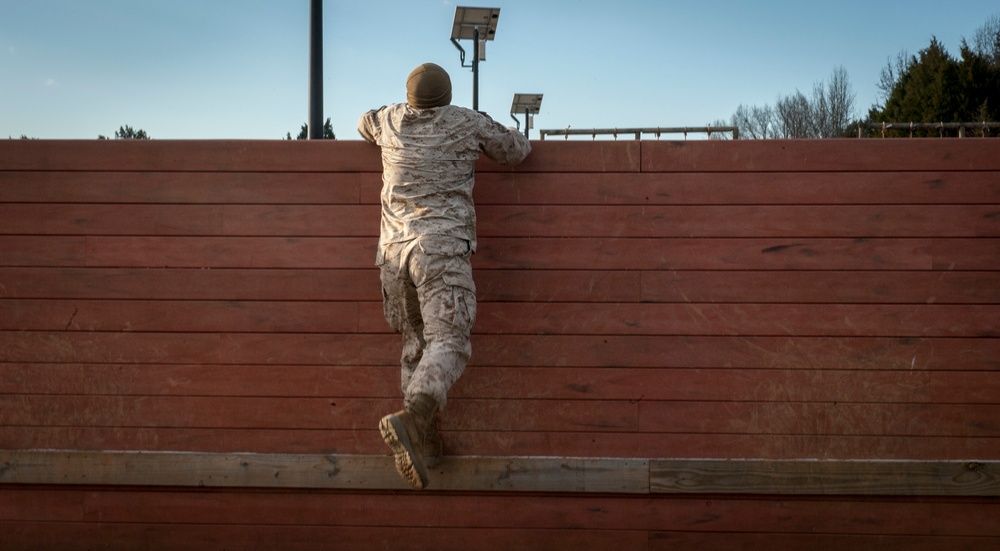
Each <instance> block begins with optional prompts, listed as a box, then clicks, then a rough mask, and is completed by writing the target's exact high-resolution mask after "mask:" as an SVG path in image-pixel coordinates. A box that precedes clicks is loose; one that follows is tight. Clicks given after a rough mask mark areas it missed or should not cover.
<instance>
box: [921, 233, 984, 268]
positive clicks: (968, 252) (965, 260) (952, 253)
mask: <svg viewBox="0 0 1000 551" xmlns="http://www.w3.org/2000/svg"><path fill="white" fill-rule="evenodd" d="M930 252H931V254H932V255H933V257H934V263H933V269H935V270H993V271H996V270H1000V240H998V239H985V238H983V239H969V240H965V239H934V240H933V242H932V243H931V247H930Z"/></svg>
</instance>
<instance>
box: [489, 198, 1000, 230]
mask: <svg viewBox="0 0 1000 551" xmlns="http://www.w3.org/2000/svg"><path fill="white" fill-rule="evenodd" d="M478 214H479V234H480V235H481V236H484V237H594V238H606V237H777V238H792V237H997V236H1000V205H962V206H957V205H956V206H929V205H921V206H865V205H851V206H788V205H785V206H683V207H667V206H642V207H638V208H637V207H634V206H581V205H575V206H506V205H505V206H499V205H498V206H485V207H484V206H480V208H479V209H478Z"/></svg>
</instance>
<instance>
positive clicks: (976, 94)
mask: <svg viewBox="0 0 1000 551" xmlns="http://www.w3.org/2000/svg"><path fill="white" fill-rule="evenodd" d="M879 89H880V91H881V92H882V94H883V99H884V101H885V103H884V105H882V106H873V107H872V108H871V109H870V110H869V113H868V116H869V120H870V121H871V122H891V123H907V122H915V123H938V122H945V123H955V122H965V123H969V122H997V121H1000V18H997V17H993V18H992V19H991V20H990V21H989V22H988V23H987V24H986V25H984V26H983V27H982V28H980V29H979V30H978V31H977V32H976V35H975V38H974V42H973V44H972V45H971V46H970V45H969V44H968V43H967V42H966V41H965V40H963V41H962V45H961V49H960V56H959V57H958V58H955V57H953V56H951V55H950V54H949V53H948V52H947V51H946V50H945V48H944V45H943V44H941V43H940V42H939V41H938V40H937V38H932V39H931V43H930V45H928V47H927V48H925V49H923V50H921V51H920V52H919V54H918V55H916V56H910V57H908V58H907V57H906V56H905V55H904V54H900V56H899V57H898V58H897V59H896V61H895V63H893V62H892V61H890V63H889V65H888V66H887V67H886V68H885V69H883V70H882V79H881V81H880V82H879ZM969 130H970V132H973V133H974V134H980V133H982V134H985V132H982V131H977V130H976V129H975V128H974V127H970V129H969ZM900 132H902V131H900ZM905 132H906V134H907V135H908V134H909V130H906V131H905ZM993 134H994V135H995V134H996V133H995V132H994V133H993ZM913 135H916V136H937V135H939V131H938V130H922V131H918V130H915V131H914V132H913Z"/></svg>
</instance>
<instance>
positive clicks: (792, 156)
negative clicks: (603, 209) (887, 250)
mask: <svg viewBox="0 0 1000 551" xmlns="http://www.w3.org/2000/svg"><path fill="white" fill-rule="evenodd" d="M641 143H642V157H643V163H642V170H643V171H650V172H728V171H733V170H738V171H766V172H786V171H800V170H815V171H824V172H843V171H857V170H865V171H872V172H883V171H894V170H952V171H956V172H959V171H967V170H998V169H1000V142H998V141H997V140H993V139H973V140H942V139H934V138H917V139H905V138H904V139H879V140H846V139H845V140H820V139H816V140H735V141H723V140H702V141H649V140H646V141H642V142H641Z"/></svg>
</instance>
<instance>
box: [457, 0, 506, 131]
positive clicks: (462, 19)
mask: <svg viewBox="0 0 1000 551" xmlns="http://www.w3.org/2000/svg"><path fill="white" fill-rule="evenodd" d="M499 19H500V8H467V7H461V6H460V7H457V8H455V22H454V23H453V24H452V27H451V43H452V44H454V45H455V47H456V48H458V51H459V52H460V60H461V62H462V67H472V108H473V109H474V110H476V111H478V110H479V62H480V61H483V60H485V59H486V41H488V40H493V37H494V36H495V35H496V33H497V21H498V20H499ZM459 40H472V41H473V42H472V43H473V49H472V52H473V54H472V65H466V64H465V50H464V49H463V48H462V46H461V45H460V44H459V43H458V41H459Z"/></svg>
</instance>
